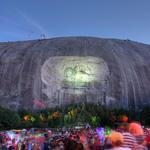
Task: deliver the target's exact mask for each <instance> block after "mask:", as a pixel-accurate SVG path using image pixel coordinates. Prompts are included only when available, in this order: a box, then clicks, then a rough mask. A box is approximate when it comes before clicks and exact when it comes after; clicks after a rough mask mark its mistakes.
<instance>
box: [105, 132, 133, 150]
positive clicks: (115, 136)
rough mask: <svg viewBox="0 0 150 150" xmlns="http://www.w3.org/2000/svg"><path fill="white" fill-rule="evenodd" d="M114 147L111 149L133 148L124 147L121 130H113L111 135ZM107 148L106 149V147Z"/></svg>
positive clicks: (126, 149)
mask: <svg viewBox="0 0 150 150" xmlns="http://www.w3.org/2000/svg"><path fill="white" fill-rule="evenodd" d="M110 139H111V142H112V148H111V149H110V150H131V148H127V147H123V146H122V145H123V135H122V134H121V133H119V132H113V133H112V134H111V136H110ZM105 150H106V149H105Z"/></svg>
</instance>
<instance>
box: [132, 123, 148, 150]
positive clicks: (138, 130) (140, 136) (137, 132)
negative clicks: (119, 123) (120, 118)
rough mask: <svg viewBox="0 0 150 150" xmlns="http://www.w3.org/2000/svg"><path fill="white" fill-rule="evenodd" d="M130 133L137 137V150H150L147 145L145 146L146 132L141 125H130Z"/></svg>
mask: <svg viewBox="0 0 150 150" xmlns="http://www.w3.org/2000/svg"><path fill="white" fill-rule="evenodd" d="M129 131H130V133H131V134H132V135H133V136H134V137H135V139H136V141H137V146H136V147H135V149H136V150H148V148H147V147H146V145H145V144H144V138H145V136H144V130H143V128H142V126H141V125H140V124H139V123H136V122H133V123H130V125H129Z"/></svg>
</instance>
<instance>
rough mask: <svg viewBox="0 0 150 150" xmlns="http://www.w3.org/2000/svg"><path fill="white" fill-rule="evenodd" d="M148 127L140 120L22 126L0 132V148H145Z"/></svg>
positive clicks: (97, 149)
mask: <svg viewBox="0 0 150 150" xmlns="http://www.w3.org/2000/svg"><path fill="white" fill-rule="evenodd" d="M149 143H150V131H149V130H148V128H145V129H144V128H143V127H142V126H141V125H140V124H139V123H135V122H134V123H130V124H128V123H124V124H121V125H119V127H118V128H116V129H110V128H108V127H106V128H103V127H99V128H96V129H93V128H91V127H90V126H86V127H76V128H71V129H66V128H61V129H55V130H54V129H53V130H52V129H34V128H32V129H29V130H26V129H23V130H11V131H1V132H0V150H148V149H149Z"/></svg>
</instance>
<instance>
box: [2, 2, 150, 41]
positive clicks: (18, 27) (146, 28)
mask: <svg viewBox="0 0 150 150" xmlns="http://www.w3.org/2000/svg"><path fill="white" fill-rule="evenodd" d="M41 34H45V35H46V38H53V37H62V36H94V37H102V38H117V39H130V40H133V41H138V42H142V43H148V44H150V0H0V41H1V42H2V41H20V40H30V39H39V38H40V35H41Z"/></svg>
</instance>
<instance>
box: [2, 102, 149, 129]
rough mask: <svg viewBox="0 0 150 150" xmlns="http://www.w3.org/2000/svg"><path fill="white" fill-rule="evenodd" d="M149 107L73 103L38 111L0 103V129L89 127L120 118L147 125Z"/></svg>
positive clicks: (102, 124)
mask: <svg viewBox="0 0 150 150" xmlns="http://www.w3.org/2000/svg"><path fill="white" fill-rule="evenodd" d="M149 114H150V108H149V107H145V108H143V109H142V110H140V111H139V110H138V111H133V110H125V109H114V108H107V107H105V106H103V105H100V104H91V103H90V104H73V105H69V106H64V107H63V108H59V107H56V108H53V109H45V110H40V111H37V112H29V111H27V110H18V111H17V112H14V111H11V110H9V109H5V108H2V107H0V129H1V130H5V129H14V128H31V127H37V128H47V127H50V128H57V127H63V126H66V127H72V126H76V125H81V124H82V125H83V124H85V123H89V124H90V125H91V126H92V127H97V126H110V127H115V125H116V124H117V123H120V122H130V121H139V122H141V123H142V124H143V125H147V126H149V125H150V117H149Z"/></svg>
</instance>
